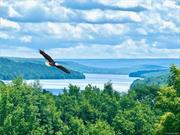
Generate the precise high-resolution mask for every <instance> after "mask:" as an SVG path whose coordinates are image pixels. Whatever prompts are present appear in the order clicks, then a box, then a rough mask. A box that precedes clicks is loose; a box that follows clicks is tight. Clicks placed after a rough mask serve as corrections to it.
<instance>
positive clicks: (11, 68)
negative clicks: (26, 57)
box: [0, 58, 85, 80]
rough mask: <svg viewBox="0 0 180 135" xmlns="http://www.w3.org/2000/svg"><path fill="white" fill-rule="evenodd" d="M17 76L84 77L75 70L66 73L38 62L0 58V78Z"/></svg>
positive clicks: (41, 77)
mask: <svg viewBox="0 0 180 135" xmlns="http://www.w3.org/2000/svg"><path fill="white" fill-rule="evenodd" d="M17 76H22V77H23V78H24V79H84V78H85V76H84V75H83V74H82V73H80V72H77V71H73V70H71V74H66V73H64V72H63V71H61V70H58V69H56V68H54V67H47V66H46V65H44V64H42V63H39V62H34V61H32V62H30V61H20V60H19V61H18V60H11V59H7V58H0V79H2V80H12V79H15V78H16V77H17Z"/></svg>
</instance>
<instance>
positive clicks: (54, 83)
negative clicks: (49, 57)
mask: <svg viewBox="0 0 180 135" xmlns="http://www.w3.org/2000/svg"><path fill="white" fill-rule="evenodd" d="M85 76H86V79H64V80H59V79H58V80H57V79H49V80H44V79H43V80H39V82H40V84H41V86H42V88H43V89H47V90H48V91H50V92H52V93H53V94H55V95H57V94H59V93H61V92H62V89H64V88H68V86H69V84H73V85H77V86H79V87H80V88H81V90H83V89H84V88H85V87H86V86H87V85H88V84H91V85H92V86H96V87H98V88H101V89H102V88H103V87H104V84H105V83H107V82H108V81H111V82H112V84H113V88H114V90H116V91H118V92H127V91H128V89H129V87H130V85H131V84H132V82H133V81H134V80H135V79H138V78H134V77H129V76H128V75H111V74H85ZM33 81H34V80H27V81H26V82H27V83H32V82H33Z"/></svg>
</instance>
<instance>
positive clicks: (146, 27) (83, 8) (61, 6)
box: [0, 0, 180, 58]
mask: <svg viewBox="0 0 180 135" xmlns="http://www.w3.org/2000/svg"><path fill="white" fill-rule="evenodd" d="M22 7H23V8H22ZM179 10H180V5H179V4H178V3H177V2H176V0H150V1H145V0H126V1H124V0H113V1H112V0H73V1H72V0H58V1H56V0H51V1H50V0H41V1H40V0H23V1H22V0H21V1H12V0H4V1H1V4H0V30H1V31H0V46H3V47H4V46H9V45H11V46H12V47H11V48H8V47H7V49H6V47H4V52H7V51H8V50H11V51H12V50H13V49H14V50H15V51H17V52H20V51H23V49H24V48H23V47H24V46H26V47H27V45H28V47H29V48H26V49H30V50H28V51H27V52H29V54H31V55H32V54H33V53H32V51H34V50H35V49H38V48H45V49H48V51H49V52H50V53H51V52H53V51H54V52H53V53H62V56H63V57H64V58H66V57H67V58H69V57H70V56H72V57H73V58H74V57H75V58H79V57H80V55H82V56H81V57H82V58H83V57H87V58H124V57H125V58H135V57H138V58H140V57H148V58H151V57H170V58H171V57H176V58H179V57H180V56H179V49H180V41H179V34H180V20H179V15H180V12H179ZM17 47H18V48H17ZM12 48H13V49H12ZM16 48H17V49H16ZM54 48H56V49H58V50H57V51H56V49H54ZM21 49H22V50H21ZM74 50H75V51H74ZM25 51H26V50H25ZM84 52H87V53H84ZM2 54H3V55H5V53H3V52H2V51H1V55H2ZM69 54H72V55H69ZM7 55H11V53H10V52H9V53H8V52H7ZM12 55H15V56H16V55H17V54H14V53H12ZM78 55H79V56H78ZM33 57H34V56H33Z"/></svg>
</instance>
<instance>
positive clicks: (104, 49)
mask: <svg viewBox="0 0 180 135" xmlns="http://www.w3.org/2000/svg"><path fill="white" fill-rule="evenodd" d="M47 52H48V53H49V54H51V55H52V56H53V57H54V58H142V57H143V58H167V57H168V58H180V49H159V48H156V47H155V46H153V47H152V46H150V45H148V44H147V43H146V41H145V40H141V41H138V42H135V41H133V40H131V39H127V40H126V41H124V42H123V43H122V44H119V45H115V46H111V45H103V46H101V45H89V46H87V45H82V44H81V45H77V46H74V47H69V48H55V49H50V50H48V51H47ZM59 54H61V57H58V56H59Z"/></svg>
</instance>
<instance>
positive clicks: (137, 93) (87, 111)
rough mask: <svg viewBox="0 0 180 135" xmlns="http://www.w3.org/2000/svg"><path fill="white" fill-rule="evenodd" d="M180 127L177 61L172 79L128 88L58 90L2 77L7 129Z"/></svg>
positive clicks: (72, 133)
mask: <svg viewBox="0 0 180 135" xmlns="http://www.w3.org/2000/svg"><path fill="white" fill-rule="evenodd" d="M179 131H180V69H178V68H176V67H175V66H172V67H171V70H170V76H169V79H168V83H167V84H166V85H164V86H160V85H158V84H148V85H145V84H143V85H141V84H139V85H138V87H136V88H132V89H131V90H130V91H129V92H128V93H127V94H123V93H118V92H116V91H114V90H113V88H112V85H111V83H107V84H105V86H104V89H103V90H100V89H98V88H96V87H92V86H90V85H89V86H87V87H86V88H85V90H83V91H80V89H79V88H78V87H76V86H72V85H71V86H70V87H69V89H67V90H64V93H63V94H60V95H58V96H55V95H52V94H51V93H49V92H47V91H45V90H42V89H41V87H40V86H39V84H38V82H36V83H34V84H33V85H27V84H26V83H23V80H22V79H21V78H18V79H16V80H14V81H13V82H12V83H11V84H8V85H5V84H3V83H0V133H1V134H2V135H152V134H156V135H164V134H179Z"/></svg>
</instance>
